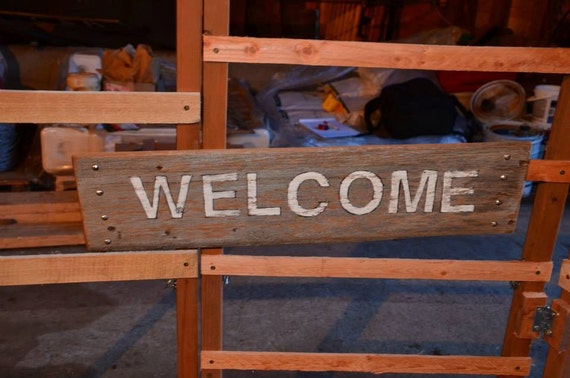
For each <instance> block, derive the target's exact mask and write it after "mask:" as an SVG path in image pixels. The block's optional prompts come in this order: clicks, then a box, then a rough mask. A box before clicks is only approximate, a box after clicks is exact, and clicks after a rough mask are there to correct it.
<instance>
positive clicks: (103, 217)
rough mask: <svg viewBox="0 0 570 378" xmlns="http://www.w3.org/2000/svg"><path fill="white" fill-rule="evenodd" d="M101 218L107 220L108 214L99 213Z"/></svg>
mask: <svg viewBox="0 0 570 378" xmlns="http://www.w3.org/2000/svg"><path fill="white" fill-rule="evenodd" d="M101 219H103V220H104V221H106V220H109V216H108V215H101Z"/></svg>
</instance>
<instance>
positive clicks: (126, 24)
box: [0, 0, 570, 49]
mask: <svg viewBox="0 0 570 378" xmlns="http://www.w3.org/2000/svg"><path fill="white" fill-rule="evenodd" d="M569 13H570V0H502V1H495V0H368V1H362V0H358V1H355V0H344V1H342V0H321V1H308V0H287V1H285V0H232V1H231V18H230V19H231V23H230V32H231V34H232V35H249V36H261V37H293V38H321V39H344V40H365V41H392V40H397V39H399V38H407V37H410V36H413V35H417V34H418V33H421V32H425V31H428V30H432V29H435V28H442V27H447V26H450V25H454V26H458V27H460V28H463V29H465V30H467V31H468V32H469V33H470V35H471V37H472V39H471V41H477V42H482V43H486V42H488V41H489V37H493V38H494V41H497V40H498V39H497V38H496V37H497V36H499V37H501V36H504V35H509V34H510V35H512V36H515V37H516V38H508V39H507V41H505V40H504V39H503V40H501V41H502V42H501V43H508V44H514V45H534V46H545V45H558V46H569V45H570V16H569ZM175 14H176V0H50V1H43V0H3V1H1V2H0V43H4V44H5V43H22V44H29V43H33V44H37V45H57V46H72V45H82V46H97V47H107V48H116V47H120V46H124V45H125V44H127V43H131V44H138V43H146V44H150V45H151V46H153V48H155V49H174V48H175V28H176V25H175V20H176V18H175Z"/></svg>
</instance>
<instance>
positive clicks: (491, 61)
mask: <svg viewBox="0 0 570 378" xmlns="http://www.w3.org/2000/svg"><path fill="white" fill-rule="evenodd" d="M228 5H229V3H228V1H226V0H215V1H209V2H204V14H205V35H204V45H203V47H204V51H203V59H204V63H203V64H204V70H203V72H204V76H203V91H204V113H203V122H204V124H203V125H204V132H205V133H211V134H209V135H218V137H219V140H220V141H221V140H223V137H222V136H221V134H223V131H222V130H219V129H218V128H219V125H220V124H225V122H221V121H223V120H222V119H221V118H222V115H221V113H222V112H219V109H225V108H226V104H225V103H224V101H225V100H224V99H225V98H226V97H227V89H226V88H225V85H224V84H223V83H221V82H220V81H221V79H222V77H221V76H220V75H223V74H227V67H226V68H224V66H223V65H224V64H226V63H232V62H233V63H238V62H240V63H250V64H258V63H270V64H300V65H318V66H327V65H331V66H333V65H337V66H356V67H359V66H363V67H383V68H393V69H429V70H452V71H453V70H465V71H494V72H498V71H500V72H537V73H561V74H568V73H570V54H568V50H567V49H540V48H497V47H480V48H478V47H461V46H426V45H401V44H380V45H377V46H376V47H374V48H371V46H372V45H371V44H369V43H361V42H339V41H313V40H291V39H267V38H248V37H229V36H228V33H227V26H226V25H223V21H222V20H219V22H217V23H216V22H215V21H214V20H212V17H214V16H213V15H214V14H224V13H225V12H226V11H227V7H228ZM558 104H559V105H558V108H557V113H556V118H555V120H554V123H553V129H552V133H551V137H550V140H549V144H548V148H547V153H546V156H545V158H544V159H545V160H542V161H531V163H530V166H529V170H528V175H527V179H528V180H530V181H538V182H539V184H538V189H537V194H536V197H535V202H534V206H533V211H532V216H531V220H530V225H529V231H528V234H527V237H526V241H525V246H524V249H523V253H522V256H521V259H522V260H524V261H533V262H552V252H553V249H554V244H555V241H556V236H557V233H558V228H559V225H560V220H561V218H562V213H563V211H564V204H565V202H566V198H567V195H568V189H569V187H570V185H569V184H570V180H569V177H568V176H569V172H570V151H568V150H565V147H564V145H568V143H570V78H566V79H565V80H564V83H563V85H562V91H561V96H560V98H559V102H558ZM209 130H210V131H209ZM216 146H217V147H219V148H223V147H224V146H223V145H216ZM247 258H248V257H235V256H223V251H221V250H216V251H210V252H208V253H204V254H202V256H201V266H202V271H201V273H202V281H203V282H206V283H207V286H206V287H205V288H204V289H203V290H202V317H203V318H204V319H208V321H207V322H205V323H203V324H202V352H201V364H202V369H203V371H202V376H203V377H207V378H213V377H219V376H221V372H222V370H223V369H240V370H249V369H252V370H283V369H285V370H311V371H319V370H338V371H363V372H400V373H404V372H411V373H419V372H425V373H448V374H449V373H466V371H465V370H463V367H464V366H465V365H470V366H474V370H473V371H472V373H473V374H477V373H480V374H497V375H502V376H513V377H514V376H520V375H525V374H526V373H525V371H524V369H523V368H522V366H523V365H522V363H524V361H522V362H521V360H518V358H522V357H525V356H528V355H529V353H530V344H531V341H532V339H534V338H536V337H538V336H539V334H538V333H537V332H532V331H531V329H532V327H531V325H532V320H533V317H534V311H535V309H536V308H537V307H540V306H544V305H545V304H546V300H547V299H546V296H545V294H544V293H543V291H544V286H545V282H530V281H520V282H519V285H518V286H517V288H516V289H515V291H514V294H513V302H512V307H511V311H510V315H509V321H508V325H507V329H506V332H505V340H504V345H503V350H502V353H501V355H502V357H501V358H499V359H498V360H494V359H485V358H484V359H483V360H477V359H475V360H473V361H470V362H469V363H466V361H463V362H464V363H465V365H462V366H461V367H459V366H457V365H455V363H457V361H456V360H455V359H456V358H458V357H457V356H446V357H447V358H445V357H443V358H442V360H443V361H439V360H438V361H435V360H433V359H432V360H430V359H426V360H423V359H420V360H421V361H420V360H414V359H415V358H417V357H414V356H411V357H410V356H390V355H384V356H370V355H348V356H347V355H326V354H325V355H324V354H304V353H246V352H235V351H223V350H222V326H221V318H222V316H221V314H222V287H221V279H220V277H219V276H217V274H218V273H219V272H220V270H218V269H216V270H215V271H212V270H208V269H204V268H203V267H204V266H205V264H208V263H212V261H223V262H224V263H225V264H226V265H227V266H228V268H227V269H228V270H227V271H225V272H226V273H233V274H254V273H255V274H256V275H259V274H260V271H263V272H265V274H262V275H268V276H275V275H279V274H281V273H280V272H278V271H271V273H267V272H268V270H263V269H260V270H257V269H256V271H255V272H252V271H250V270H247V269H246V270H247V271H246V272H244V271H243V270H241V268H243V264H242V263H243V259H247ZM265 259H267V260H273V259H274V258H271V257H266V258H265ZM295 261H296V262H298V263H299V264H301V263H302V262H301V260H300V258H295ZM269 263H270V265H271V266H272V267H274V266H275V264H274V263H272V262H269ZM226 265H225V266H226ZM213 272H215V274H216V275H212V276H210V275H211V274H212V273H213ZM263 272H262V273H263ZM418 276H419V275H418ZM414 277H415V276H414ZM212 278H216V279H215V280H214V279H212ZM409 278H413V277H409ZM561 300H563V301H564V300H568V298H566V299H564V297H563V298H562V299H561ZM564 332H567V331H564ZM438 358H439V357H438ZM565 358H566V352H565V351H563V352H559V351H558V350H556V349H555V348H550V350H549V359H548V363H547V365H548V366H547V368H546V371H548V374H549V375H547V376H548V377H561V378H562V377H563V376H564V374H568V372H569V367H568V366H567V365H569V364H570V363H568V362H567V360H565ZM511 359H512V360H511ZM551 361H556V362H551ZM497 362H498V363H497ZM503 362H504V363H505V364H506V366H505V365H501V363H503ZM526 362H527V363H528V360H527V361H526ZM479 363H481V365H478V364H479ZM495 363H497V364H495ZM418 366H421V367H420V368H418ZM490 366H491V367H490ZM527 366H528V365H527ZM438 369H440V370H438ZM487 369H490V370H487ZM527 373H528V372H527Z"/></svg>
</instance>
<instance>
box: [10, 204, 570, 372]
mask: <svg viewBox="0 0 570 378" xmlns="http://www.w3.org/2000/svg"><path fill="white" fill-rule="evenodd" d="M530 210H531V200H529V199H527V200H523V204H522V208H521V213H520V217H519V223H518V227H517V231H516V232H515V233H514V234H512V235H501V236H484V237H477V236H470V237H454V238H422V239H407V240H399V241H385V242H374V243H361V244H341V245H312V246H279V247H272V248H269V247H263V248H261V247H257V248H240V249H229V250H227V253H248V254H262V253H263V254H265V253H271V254H283V255H332V256H353V257H356V256H359V257H403V258H456V259H497V260H511V259H518V258H519V257H520V253H521V248H522V245H523V243H524V236H525V229H526V224H527V221H528V217H529V213H530ZM569 210H570V204H568V205H567V211H566V216H565V218H564V222H563V224H562V226H561V230H560V233H559V238H558V243H557V246H556V250H555V253H554V261H555V263H557V268H558V265H559V263H560V261H561V260H562V259H564V258H566V257H567V255H568V251H569V249H570V211H569ZM0 253H5V252H0ZM553 282H557V275H556V274H555V275H554V278H553ZM548 294H550V295H553V296H556V295H557V294H558V290H557V288H556V286H555V285H549V286H548ZM224 297H225V307H224V311H225V312H224V326H225V339H224V344H225V349H228V350H236V349H239V350H267V351H312V352H371V353H408V354H422V355H446V354H470V355H498V354H499V352H500V349H501V342H502V339H503V334H504V328H505V323H506V319H507V314H508V311H509V304H510V300H511V288H510V286H509V284H508V283H471V282H463V283H457V282H455V283H454V282H442V281H435V282H427V281H399V280H350V279H342V280H341V279H325V280H316V279H268V278H237V277H234V278H231V279H230V282H229V284H228V285H227V286H226V287H225V292H224ZM546 350H547V349H546V343H545V342H543V341H540V340H539V341H537V342H535V343H534V347H533V352H532V356H533V358H534V365H535V366H534V367H533V370H532V375H531V377H540V376H541V372H542V364H543V362H544V358H545V353H546ZM175 376H176V329H175V293H174V291H173V289H171V288H168V287H167V285H166V282H164V281H142V282H124V283H123V282H120V283H96V284H73V285H45V286H28V287H3V288H0V377H175ZM224 376H225V377H230V378H245V377H279V378H285V377H287V378H293V377H295V378H301V377H303V378H309V377H311V378H333V377H334V378H345V377H350V378H357V377H358V378H365V377H371V376H372V375H367V374H333V373H311V374H309V373H293V372H277V373H269V372H226V373H225V374H224ZM383 377H407V375H383ZM410 377H421V375H413V376H411V375H410ZM426 377H427V376H426ZM429 377H434V376H433V375H430V376H429ZM471 377H472V376H471Z"/></svg>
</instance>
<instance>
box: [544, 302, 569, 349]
mask: <svg viewBox="0 0 570 378" xmlns="http://www.w3.org/2000/svg"><path fill="white" fill-rule="evenodd" d="M551 307H552V311H554V313H555V314H556V315H555V317H554V320H553V322H552V335H551V336H550V337H548V338H547V339H546V341H547V342H548V345H550V347H551V348H553V349H554V350H555V351H556V352H557V353H562V352H566V351H568V344H569V343H570V303H568V302H566V301H564V300H562V299H554V300H553V301H552V306H551Z"/></svg>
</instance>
